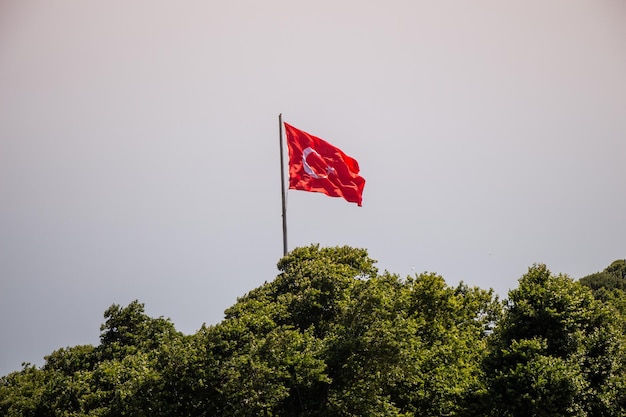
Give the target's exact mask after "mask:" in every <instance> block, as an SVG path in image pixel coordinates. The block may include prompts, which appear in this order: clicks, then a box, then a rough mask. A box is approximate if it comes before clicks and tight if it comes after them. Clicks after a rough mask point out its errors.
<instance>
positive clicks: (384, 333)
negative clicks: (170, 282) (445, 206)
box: [0, 245, 626, 417]
mask: <svg viewBox="0 0 626 417" xmlns="http://www.w3.org/2000/svg"><path fill="white" fill-rule="evenodd" d="M278 269H279V275H278V276H277V277H276V278H275V279H274V280H273V281H271V282H268V283H266V284H264V285H262V286H260V287H258V288H256V289H253V290H252V291H250V292H249V293H248V294H246V295H244V296H242V297H241V298H240V299H239V300H238V301H237V303H235V304H234V305H233V306H232V307H230V308H228V309H227V310H226V312H225V317H224V320H223V321H222V322H220V323H218V324H215V325H213V326H202V328H201V329H200V330H199V331H198V332H196V333H195V334H192V335H187V336H185V335H183V334H181V333H179V332H177V331H176V330H175V328H174V326H173V324H172V323H171V322H170V321H169V320H167V319H164V318H161V317H159V318H151V317H149V316H147V315H146V314H145V312H144V306H143V304H141V303H139V302H138V301H134V302H132V303H130V304H129V305H128V306H125V307H122V306H119V305H115V304H114V305H112V306H111V307H110V308H109V309H107V310H106V312H105V314H104V318H105V322H104V324H103V325H102V327H101V332H102V333H101V338H100V344H99V345H98V346H95V347H94V346H75V347H68V348H64V349H59V350H57V351H55V352H53V353H51V354H50V355H49V356H47V357H46V363H45V365H44V366H43V367H42V368H37V367H34V366H31V365H25V366H24V368H23V369H22V370H21V371H19V372H14V373H11V374H9V375H7V376H4V377H2V378H0V415H2V416H9V417H13V416H27V417H28V416H45V417H47V416H64V417H65V416H76V417H78V416H102V417H109V416H111V417H112V416H137V417H139V416H175V415H176V416H215V415H221V416H405V417H407V416H458V417H462V416H516V417H517V416H537V415H541V416H618V415H623V414H624V409H625V407H626V394H624V392H626V390H625V389H626V373H625V371H624V364H625V363H626V362H625V360H624V343H623V341H624V323H626V319H625V318H626V314H624V312H626V308H624V306H626V296H624V293H623V291H622V290H621V289H620V288H621V287H620V286H619V285H613V284H614V280H624V279H626V278H625V276H626V266H625V264H624V262H623V261H616V262H614V263H613V264H612V265H611V266H610V267H609V268H607V269H606V270H605V271H603V272H602V274H606V275H607V276H610V277H611V279H612V280H613V281H602V282H600V284H598V285H596V284H593V285H592V283H594V282H595V283H597V282H599V281H594V280H592V279H587V280H584V279H583V280H581V282H580V283H578V282H574V281H573V280H571V279H570V278H568V277H567V276H564V275H558V276H555V275H552V274H551V273H550V271H549V270H548V269H547V268H546V267H545V266H543V265H536V266H533V267H532V268H530V269H529V271H528V273H527V274H526V275H524V276H523V277H522V278H521V279H520V282H519V287H518V288H517V289H515V290H513V291H511V293H510V294H509V299H508V300H506V302H505V303H500V302H499V301H498V299H497V298H496V297H495V296H494V294H493V293H492V292H491V291H485V290H482V289H480V288H471V287H468V286H466V285H465V284H463V283H460V284H459V285H457V286H456V287H452V286H449V285H448V284H447V283H446V282H445V281H444V279H443V278H442V277H441V276H438V275H436V274H429V273H423V274H419V275H416V276H412V277H404V278H403V277H399V276H397V275H393V274H390V273H387V272H385V273H383V274H379V273H378V270H377V269H376V267H375V261H373V260H372V259H370V258H369V257H368V255H367V251H365V250H363V249H354V248H349V247H340V248H320V247H319V246H317V245H312V246H309V247H304V248H298V249H295V250H294V251H292V252H291V253H289V254H288V255H287V256H285V257H284V258H283V259H281V260H280V262H279V263H278ZM611 282H613V284H611ZM615 282H620V283H621V282H622V281H615ZM582 284H584V285H582ZM585 285H587V286H585ZM589 288H592V289H593V291H592V290H590V289H589Z"/></svg>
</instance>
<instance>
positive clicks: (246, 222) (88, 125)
mask: <svg viewBox="0 0 626 417" xmlns="http://www.w3.org/2000/svg"><path fill="white" fill-rule="evenodd" d="M279 113H282V114H283V119H284V121H286V122H288V123H289V124H292V125H294V126H296V127H298V128H300V129H302V130H305V131H307V132H309V133H311V134H313V135H315V136H318V137H321V138H323V139H325V140H327V141H329V142H331V143H332V144H334V145H336V146H338V147H340V148H341V149H343V150H344V151H345V152H346V153H347V154H348V155H350V156H352V157H354V158H356V159H357V160H358V161H359V164H360V166H361V174H362V175H363V177H365V179H366V181H367V183H366V185H365V190H364V194H363V207H357V206H356V204H351V203H347V202H345V201H343V200H341V199H337V198H329V197H326V196H325V195H323V194H317V193H307V192H303V191H290V192H289V193H288V208H287V210H288V229H289V246H290V247H291V248H293V247H295V246H302V245H308V244H311V243H319V244H321V245H322V246H335V245H350V246H355V247H362V248H367V249H368V251H369V254H370V256H371V257H372V258H374V259H377V260H378V265H379V268H380V269H381V270H385V269H387V270H389V271H390V272H393V273H397V274H400V275H402V276H406V275H410V274H413V273H417V272H422V271H431V272H437V273H439V274H441V275H442V276H443V277H444V278H445V279H446V281H447V282H448V284H450V285H456V284H458V282H459V281H464V282H466V283H468V284H470V285H477V286H480V287H482V288H494V289H495V290H496V291H497V293H499V294H500V295H501V296H503V297H506V293H507V291H508V290H509V289H511V288H515V287H516V285H517V280H518V279H519V278H520V277H521V275H523V274H524V273H525V272H526V271H527V269H528V267H529V266H531V265H532V264H533V263H537V262H543V263H546V264H547V265H548V267H549V268H550V269H551V270H552V271H553V272H555V273H558V272H563V273H567V274H569V275H570V276H572V277H574V278H580V277H582V276H584V275H587V274H590V273H593V272H596V271H599V270H602V269H604V268H605V267H606V266H607V265H609V264H610V263H611V262H612V261H614V260H616V259H623V258H626V222H624V217H625V213H626V193H625V186H624V184H625V179H626V3H625V2H624V1H623V0H581V1H572V0H536V1H528V0H524V1H521V0H520V1H502V0H492V1H484V0H475V1H458V0H455V1H451V0H436V1H434V0H433V1H420V0H387V1H384V2H382V1H363V0H360V1H357V0H344V1H341V0H332V1H331V0H316V1H308V2H304V1H294V0H281V1H279V0H266V1H262V2H261V1H252V0H230V1H219V2H218V1H211V0H205V1H177V2H171V1H156V0H144V1H137V0H124V1H79V0H58V1H35V0H2V1H0V331H1V336H0V375H3V374H6V373H8V372H11V371H14V370H18V369H20V367H21V363H22V362H24V361H27V362H32V363H35V364H37V365H41V364H43V357H44V355H47V354H49V353H51V352H53V351H54V350H56V349H58V348H60V347H65V346H74V345H78V344H97V343H98V340H99V339H98V337H99V333H100V331H99V326H100V324H101V323H102V322H103V321H104V319H103V312H104V311H105V310H106V308H107V307H109V306H110V305H111V304H113V303H116V304H121V305H126V304H128V303H129V302H131V301H132V300H134V299H138V300H139V301H141V302H143V303H145V305H146V311H147V313H148V314H149V315H151V316H154V317H158V316H164V317H168V318H171V319H172V321H173V322H174V324H175V325H176V328H177V329H179V330H181V331H183V332H185V333H187V334H190V333H194V332H195V331H196V330H197V329H198V328H199V327H200V326H201V325H202V324H203V323H207V324H214V323H218V322H219V321H220V320H221V319H222V317H223V311H224V309H226V308H227V307H229V306H231V305H232V304H234V303H235V301H236V299H237V297H239V296H242V295H244V294H245V293H246V292H248V291H250V290H252V289H253V288H255V287H257V286H259V285H261V284H263V283H264V282H265V281H270V280H272V279H273V278H274V277H275V276H276V274H277V269H276V262H277V261H278V260H279V258H280V256H281V255H282V236H281V200H280V176H279V174H280V162H279V147H278V144H279V142H278V114H279Z"/></svg>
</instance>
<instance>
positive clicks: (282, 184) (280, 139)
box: [278, 113, 287, 256]
mask: <svg viewBox="0 0 626 417" xmlns="http://www.w3.org/2000/svg"><path fill="white" fill-rule="evenodd" d="M278 143H279V145H280V191H281V196H282V210H283V211H282V213H283V256H286V255H287V204H286V203H285V168H284V165H285V163H284V159H283V114H282V113H280V114H279V115H278Z"/></svg>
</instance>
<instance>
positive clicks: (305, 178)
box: [284, 123, 365, 206]
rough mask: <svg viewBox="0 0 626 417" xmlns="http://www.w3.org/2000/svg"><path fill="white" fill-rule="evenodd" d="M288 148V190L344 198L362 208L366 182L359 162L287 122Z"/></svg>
mask: <svg viewBox="0 0 626 417" xmlns="http://www.w3.org/2000/svg"><path fill="white" fill-rule="evenodd" d="M284 125H285V133H286V135H287V147H288V148H289V188H290V189H295V190H304V191H312V192H319V193H324V194H326V195H328V196H331V197H343V198H344V199H345V200H347V201H349V202H351V203H357V204H358V205H359V206H361V202H362V200H363V187H364V186H365V179H364V178H363V177H361V176H359V164H358V162H357V161H356V159H354V158H352V157H350V156H348V155H346V154H345V153H343V151H342V150H341V149H339V148H337V147H335V146H333V145H331V144H330V143H328V142H326V141H325V140H323V139H320V138H318V137H315V136H313V135H310V134H308V133H306V132H304V131H302V130H300V129H296V128H295V127H293V126H291V125H289V124H287V123H284Z"/></svg>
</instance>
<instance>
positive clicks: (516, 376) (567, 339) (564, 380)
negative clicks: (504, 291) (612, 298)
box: [485, 265, 624, 416]
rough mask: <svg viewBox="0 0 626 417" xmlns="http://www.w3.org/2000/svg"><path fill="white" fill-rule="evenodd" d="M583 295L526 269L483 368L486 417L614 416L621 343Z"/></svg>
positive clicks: (565, 281)
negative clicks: (487, 415)
mask: <svg viewBox="0 0 626 417" xmlns="http://www.w3.org/2000/svg"><path fill="white" fill-rule="evenodd" d="M615 324H616V323H615V320H614V318H613V316H612V315H611V312H610V310H608V309H607V308H606V307H605V306H604V305H603V304H602V303H600V302H598V301H597V300H595V299H594V298H593V295H592V293H591V291H589V290H588V289H587V288H586V287H584V286H582V285H580V284H579V283H576V282H574V281H573V280H572V279H571V278H569V277H567V276H565V275H558V276H555V275H552V274H551V273H550V271H549V270H548V269H547V267H546V266H545V265H534V266H533V267H531V268H529V270H528V273H527V274H526V275H524V276H523V277H522V278H521V279H520V281H519V286H518V288H517V289H514V290H512V291H510V292H509V300H508V302H507V304H506V308H505V314H504V316H503V318H502V320H501V321H500V322H499V323H498V326H497V327H496V329H495V332H494V334H493V337H492V338H491V353H490V355H489V357H488V358H487V360H486V361H485V372H486V375H487V388H488V390H487V397H486V398H487V404H488V407H487V409H489V410H491V414H490V415H494V416H534V415H543V416H611V415H613V416H618V415H623V411H624V410H622V409H621V408H620V407H616V398H617V397H616V395H617V387H618V386H619V384H621V382H620V373H621V366H622V364H621V352H622V347H621V339H620V335H619V331H618V329H617V328H616V325H615Z"/></svg>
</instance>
